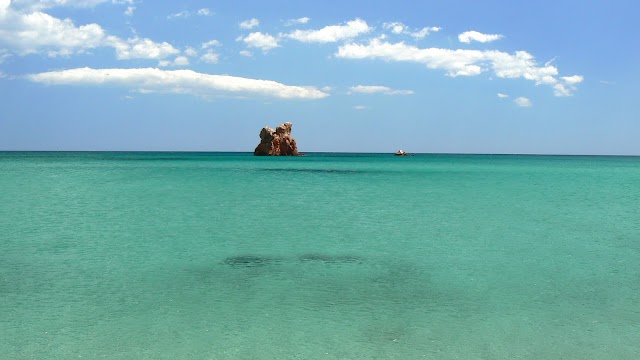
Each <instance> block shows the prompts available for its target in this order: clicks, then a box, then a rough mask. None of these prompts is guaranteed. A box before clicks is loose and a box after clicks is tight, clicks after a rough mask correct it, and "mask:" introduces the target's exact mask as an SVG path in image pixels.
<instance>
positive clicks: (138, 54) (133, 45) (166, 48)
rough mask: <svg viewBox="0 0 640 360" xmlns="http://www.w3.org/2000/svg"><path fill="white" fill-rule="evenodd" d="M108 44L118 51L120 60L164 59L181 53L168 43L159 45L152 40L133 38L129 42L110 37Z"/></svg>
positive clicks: (117, 55)
mask: <svg viewBox="0 0 640 360" xmlns="http://www.w3.org/2000/svg"><path fill="white" fill-rule="evenodd" d="M107 40H108V42H109V43H110V45H111V46H113V47H114V48H115V49H116V57H117V58H118V59H121V60H123V59H164V58H166V57H168V56H171V55H176V54H178V53H180V51H179V50H178V49H176V48H174V47H173V46H172V45H171V44H169V43H167V42H162V43H157V42H154V41H153V40H151V39H147V38H144V39H141V38H137V37H136V38H131V39H127V40H122V39H119V38H117V37H115V36H109V37H108V39H107Z"/></svg>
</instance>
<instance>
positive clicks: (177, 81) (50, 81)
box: [27, 68, 329, 99]
mask: <svg viewBox="0 0 640 360" xmlns="http://www.w3.org/2000/svg"><path fill="white" fill-rule="evenodd" d="M27 79H28V80H30V81H33V82H37V83H43V84H47V85H87V86H90V85H93V86H107V85H113V86H123V87H127V88H132V89H135V90H137V91H139V92H141V93H153V92H157V93H179V94H192V95H198V96H213V95H216V94H220V93H232V94H238V95H241V94H248V95H259V96H268V97H275V98H282V99H321V98H324V97H327V96H329V94H327V93H325V92H322V91H320V90H318V89H316V88H315V87H303V86H290V85H284V84H281V83H278V82H275V81H271V80H257V79H248V78H242V77H235V76H229V75H210V74H203V73H198V72H195V71H192V70H172V71H169V70H160V69H153V68H146V69H91V68H78V69H69V70H61V71H51V72H44V73H39V74H32V75H28V76H27Z"/></svg>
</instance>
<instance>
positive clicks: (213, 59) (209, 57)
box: [200, 50, 220, 64]
mask: <svg viewBox="0 0 640 360" xmlns="http://www.w3.org/2000/svg"><path fill="white" fill-rule="evenodd" d="M219 58H220V55H218V54H216V53H215V52H213V51H211V50H209V51H207V53H206V54H204V55H202V56H201V57H200V60H202V61H204V62H206V63H209V64H217V63H218V60H219Z"/></svg>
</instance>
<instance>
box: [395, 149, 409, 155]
mask: <svg viewBox="0 0 640 360" xmlns="http://www.w3.org/2000/svg"><path fill="white" fill-rule="evenodd" d="M393 155H395V156H407V152H406V151H404V150H398V151H396V153H395V154H393Z"/></svg>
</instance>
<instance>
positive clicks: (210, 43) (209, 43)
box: [202, 40, 222, 49]
mask: <svg viewBox="0 0 640 360" xmlns="http://www.w3.org/2000/svg"><path fill="white" fill-rule="evenodd" d="M214 46H222V43H221V42H220V41H218V40H209V41H207V42H204V43H202V48H203V49H208V48H210V47H214Z"/></svg>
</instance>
